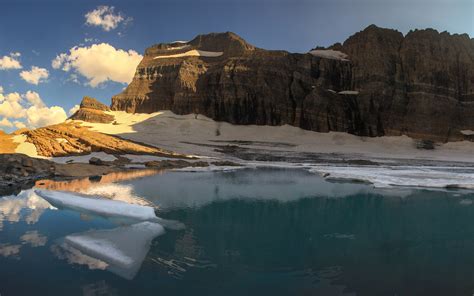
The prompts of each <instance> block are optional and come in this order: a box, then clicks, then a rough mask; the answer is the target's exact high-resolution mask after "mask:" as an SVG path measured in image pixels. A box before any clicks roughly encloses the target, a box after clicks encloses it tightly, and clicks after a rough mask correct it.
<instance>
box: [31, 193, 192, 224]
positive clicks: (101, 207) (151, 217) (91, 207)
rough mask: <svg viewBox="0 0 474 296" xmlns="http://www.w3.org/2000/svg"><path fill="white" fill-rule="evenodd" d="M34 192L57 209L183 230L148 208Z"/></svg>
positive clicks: (115, 201)
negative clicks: (146, 222)
mask: <svg viewBox="0 0 474 296" xmlns="http://www.w3.org/2000/svg"><path fill="white" fill-rule="evenodd" d="M35 192H36V194H38V195H39V196H41V197H42V198H44V199H45V200H46V201H48V202H49V203H50V204H51V205H53V206H54V207H56V208H59V209H70V210H74V211H78V212H81V213H85V214H90V215H96V216H102V217H105V218H110V219H112V220H119V221H122V220H123V221H130V220H131V221H151V222H155V223H159V224H161V225H163V226H164V227H166V228H170V229H175V230H179V229H183V228H184V225H183V224H182V223H180V222H177V221H171V220H165V219H161V218H159V217H157V216H156V214H155V209H154V208H152V207H149V206H142V205H135V204H129V203H126V202H123V201H117V200H109V199H103V198H100V197H97V198H94V197H84V196H81V195H76V194H71V193H68V192H63V191H50V190H39V189H36V190H35Z"/></svg>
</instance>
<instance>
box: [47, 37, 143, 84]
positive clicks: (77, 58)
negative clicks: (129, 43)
mask: <svg viewBox="0 0 474 296" xmlns="http://www.w3.org/2000/svg"><path fill="white" fill-rule="evenodd" d="M142 58H143V56H142V55H140V54H138V53H137V52H136V51H134V50H128V51H126V50H123V49H116V48H115V47H113V46H112V45H110V44H108V43H100V44H93V45H91V46H86V47H77V46H76V47H73V48H71V49H70V50H69V53H62V54H60V55H58V56H56V58H55V59H54V60H53V61H52V62H51V65H52V67H53V68H54V69H62V70H63V71H66V72H69V71H71V70H73V71H75V72H76V73H78V74H80V75H82V76H84V77H85V78H87V80H88V84H89V85H90V86H91V87H97V86H98V85H100V84H101V83H104V82H106V81H115V82H119V83H130V81H132V78H133V75H134V74H135V69H136V67H137V65H138V64H139V63H140V61H141V60H142Z"/></svg>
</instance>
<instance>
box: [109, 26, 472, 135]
mask: <svg viewBox="0 0 474 296" xmlns="http://www.w3.org/2000/svg"><path fill="white" fill-rule="evenodd" d="M111 109H112V110H123V111H127V112H139V113H152V112H156V111H159V110H171V111H173V112H174V113H177V114H189V113H201V114H204V115H206V116H208V117H211V118H213V119H215V120H218V121H227V122H230V123H234V124H258V125H283V124H290V125H293V126H298V127H301V128H303V129H308V130H313V131H318V132H328V131H339V132H348V133H351V134H355V135H360V136H384V135H402V134H405V135H408V136H410V137H414V138H421V139H429V140H434V141H441V142H446V141H453V140H462V139H465V135H463V134H462V133H461V131H462V130H474V40H472V39H469V37H468V36H467V35H466V34H464V35H457V34H454V35H451V34H448V33H446V32H443V33H438V32H437V31H435V30H432V29H427V30H415V31H411V32H409V33H408V34H407V35H406V36H403V34H402V33H400V32H398V31H395V30H390V29H382V28H378V27H376V26H374V25H371V26H369V27H368V28H366V29H365V30H363V31H361V32H358V33H356V34H354V35H353V36H351V37H350V38H349V39H347V40H346V41H345V42H344V43H343V44H335V45H333V46H331V47H330V48H317V49H315V50H313V51H310V52H309V53H307V54H296V53H288V52H286V51H270V50H264V49H259V48H256V47H254V46H252V45H250V44H248V43H247V42H245V41H244V40H243V39H242V38H240V37H239V36H237V35H236V34H233V33H220V34H208V35H200V36H197V37H196V38H194V39H193V40H192V41H190V42H188V43H171V44H163V43H162V44H158V45H155V46H152V47H150V48H148V49H147V50H146V52H145V55H144V58H143V60H142V61H141V63H140V64H139V65H138V67H137V70H136V74H135V77H134V79H133V81H132V82H131V83H130V85H129V86H128V87H127V88H126V89H125V90H124V92H123V93H121V94H119V95H116V96H114V97H113V98H112V106H111Z"/></svg>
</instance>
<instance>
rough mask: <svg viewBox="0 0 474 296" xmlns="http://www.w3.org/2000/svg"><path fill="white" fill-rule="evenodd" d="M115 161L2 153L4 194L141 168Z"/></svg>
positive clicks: (153, 164) (171, 162)
mask: <svg viewBox="0 0 474 296" xmlns="http://www.w3.org/2000/svg"><path fill="white" fill-rule="evenodd" d="M115 157H116V158H117V159H116V160H114V161H104V160H101V159H100V158H96V157H92V158H91V159H90V160H89V163H65V164H63V163H55V162H53V161H50V160H47V159H38V158H32V157H29V156H27V155H24V154H18V153H15V154H0V196H5V195H11V194H18V193H19V192H20V191H21V190H23V189H29V188H31V187H33V186H34V185H35V182H36V181H39V180H42V179H55V180H62V179H75V178H84V177H89V178H100V176H102V175H105V174H109V173H112V172H120V171H131V170H137V169H140V168H136V167H135V168H133V167H128V166H127V165H133V164H136V163H132V162H131V160H130V159H128V158H126V157H123V156H120V155H115ZM141 165H143V168H146V169H155V170H165V169H179V168H186V167H193V168H196V167H208V166H210V165H214V166H239V164H237V163H233V162H230V161H214V162H206V161H195V162H189V161H186V160H182V159H165V160H159V161H157V160H155V161H148V162H145V163H141Z"/></svg>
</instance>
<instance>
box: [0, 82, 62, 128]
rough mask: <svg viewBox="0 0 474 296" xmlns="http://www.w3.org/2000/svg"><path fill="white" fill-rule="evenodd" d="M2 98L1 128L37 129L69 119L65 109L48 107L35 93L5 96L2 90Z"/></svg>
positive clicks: (0, 101)
mask: <svg viewBox="0 0 474 296" xmlns="http://www.w3.org/2000/svg"><path fill="white" fill-rule="evenodd" d="M0 98H1V100H0V118H2V119H1V120H0V126H1V127H6V128H12V127H16V128H17V129H20V128H24V127H30V128H36V127H41V126H46V125H51V124H56V123H60V122H63V121H65V120H66V119H67V115H66V111H64V109H63V108H61V107H59V106H52V107H48V106H46V104H45V103H44V102H43V100H42V99H41V97H40V95H39V94H38V93H37V92H34V91H27V92H26V93H24V94H19V93H18V92H12V93H8V94H4V93H3V90H2V92H0ZM12 119H14V120H13V121H12Z"/></svg>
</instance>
